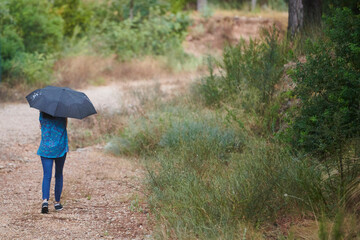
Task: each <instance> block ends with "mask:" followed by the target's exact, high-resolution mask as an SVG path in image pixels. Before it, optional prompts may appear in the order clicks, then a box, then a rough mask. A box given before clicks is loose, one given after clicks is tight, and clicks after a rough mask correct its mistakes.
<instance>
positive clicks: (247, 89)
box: [200, 28, 286, 114]
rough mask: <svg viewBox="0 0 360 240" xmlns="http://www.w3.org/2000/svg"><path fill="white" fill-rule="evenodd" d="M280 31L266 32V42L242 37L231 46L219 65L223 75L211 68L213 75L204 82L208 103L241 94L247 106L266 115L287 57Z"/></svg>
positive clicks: (264, 38)
mask: <svg viewBox="0 0 360 240" xmlns="http://www.w3.org/2000/svg"><path fill="white" fill-rule="evenodd" d="M278 34H279V32H278V31H277V30H276V28H273V29H272V30H270V31H264V32H263V41H262V42H259V41H256V40H250V42H249V43H246V42H245V41H244V40H242V41H240V42H239V44H237V45H236V46H234V47H232V46H229V47H227V48H226V49H225V51H224V54H223V61H222V63H220V64H219V67H220V69H221V70H222V72H223V75H222V76H220V77H216V76H214V75H213V73H212V70H210V73H211V74H210V76H209V77H207V78H206V79H205V80H204V81H203V82H202V83H201V85H202V86H200V93H201V94H203V95H204V97H205V100H206V103H207V104H215V103H219V101H220V100H224V101H233V100H234V99H236V98H239V97H240V98H241V101H242V102H243V106H244V107H245V109H253V108H254V107H255V108H256V110H257V111H258V112H259V113H262V114H263V113H264V109H265V107H266V106H268V105H269V104H270V102H271V100H272V98H273V96H274V93H275V85H276V84H277V83H278V81H279V80H280V78H281V76H282V74H283V69H284V68H283V66H284V63H285V60H286V54H284V52H283V46H282V45H281V44H280V41H279V39H278ZM217 82H218V83H217ZM211 97H213V98H214V99H211ZM226 99H227V100H226Z"/></svg>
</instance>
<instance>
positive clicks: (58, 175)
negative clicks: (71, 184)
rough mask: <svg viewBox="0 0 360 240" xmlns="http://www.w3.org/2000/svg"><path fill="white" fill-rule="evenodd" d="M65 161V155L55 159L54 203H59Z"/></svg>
mask: <svg viewBox="0 0 360 240" xmlns="http://www.w3.org/2000/svg"><path fill="white" fill-rule="evenodd" d="M65 159H66V153H65V155H64V156H63V157H60V158H55V202H60V197H61V192H62V188H63V169H64V164H65Z"/></svg>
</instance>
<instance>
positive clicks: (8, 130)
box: [0, 85, 151, 239]
mask: <svg viewBox="0 0 360 240" xmlns="http://www.w3.org/2000/svg"><path fill="white" fill-rule="evenodd" d="M124 88H125V86H124V85H122V86H118V85H111V86H104V87H98V88H91V89H88V90H85V92H87V93H88V95H89V96H90V98H92V99H93V102H94V104H95V105H96V107H101V108H110V109H116V107H117V106H118V105H117V103H118V102H117V100H114V99H118V98H116V96H122V95H123V94H122V90H123V89H124ZM110 99H112V100H113V102H112V101H109V100H110ZM38 124H39V123H38V111H36V110H34V109H30V108H29V107H28V105H27V104H7V105H1V104H0V153H1V154H0V216H1V218H0V239H151V227H150V226H149V217H150V216H149V213H148V211H147V208H146V206H145V205H144V204H142V203H141V200H139V199H141V196H142V193H141V186H142V185H141V183H142V179H143V177H144V170H143V169H142V168H141V166H139V165H138V164H137V163H136V162H134V161H131V160H129V159H121V158H116V157H113V156H111V155H107V154H105V153H103V151H102V146H92V147H89V148H85V149H78V150H77V151H72V152H69V153H68V157H67V159H66V164H65V168H64V190H63V195H62V202H63V203H64V210H63V211H61V212H55V211H54V209H53V207H51V208H50V214H48V215H43V214H41V213H40V207H41V181H42V166H41V162H40V159H39V157H38V156H37V155H36V150H37V148H38V145H39V142H40V130H39V128H38ZM53 185H54V179H52V189H51V197H50V202H52V201H53Z"/></svg>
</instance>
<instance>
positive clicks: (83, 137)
mask: <svg viewBox="0 0 360 240" xmlns="http://www.w3.org/2000/svg"><path fill="white" fill-rule="evenodd" d="M123 127H124V117H123V116H121V115H119V114H117V113H108V112H103V111H98V114H96V115H92V116H90V117H87V118H85V119H83V120H75V119H71V120H70V122H69V130H68V131H69V147H70V148H71V149H77V148H83V147H87V146H91V145H94V144H104V143H105V142H106V140H108V137H109V136H110V135H111V134H114V133H117V132H119V131H120V130H121V129H122V128H123Z"/></svg>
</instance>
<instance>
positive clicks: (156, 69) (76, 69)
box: [54, 55, 176, 88]
mask: <svg viewBox="0 0 360 240" xmlns="http://www.w3.org/2000/svg"><path fill="white" fill-rule="evenodd" d="M54 72H55V79H56V81H55V85H58V86H68V87H73V88H84V87H86V86H88V85H90V84H91V85H105V84H107V83H108V82H110V81H130V80H135V81H136V80H146V79H154V78H163V77H170V76H172V75H174V74H176V73H175V72H174V70H172V69H171V68H170V67H169V66H168V65H167V64H166V62H165V61H164V60H163V59H160V58H155V57H144V58H141V59H132V60H130V61H127V62H119V61H117V60H116V59H115V58H114V57H108V58H103V57H100V56H85V55H82V56H75V57H69V58H65V59H61V60H59V61H58V62H57V63H56V64H55V68H54Z"/></svg>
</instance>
